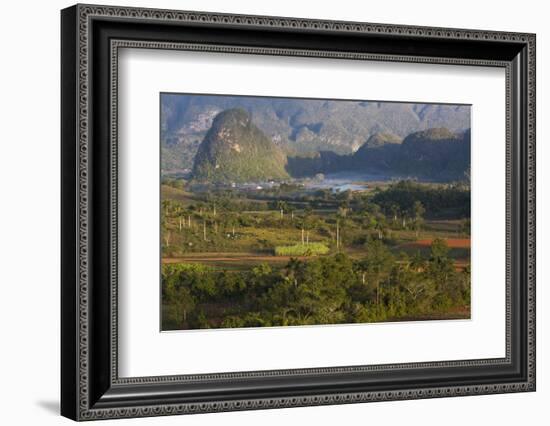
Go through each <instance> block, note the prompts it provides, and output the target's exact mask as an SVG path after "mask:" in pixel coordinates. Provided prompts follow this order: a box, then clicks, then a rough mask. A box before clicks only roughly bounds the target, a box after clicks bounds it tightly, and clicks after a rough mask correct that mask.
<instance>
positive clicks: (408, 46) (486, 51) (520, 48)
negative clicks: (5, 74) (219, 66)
mask: <svg viewBox="0 0 550 426" xmlns="http://www.w3.org/2000/svg"><path fill="white" fill-rule="evenodd" d="M61 35H62V40H61V52H62V58H61V67H62V75H61V82H62V92H61V99H62V111H61V112H62V116H61V128H62V141H61V142H62V143H61V149H62V151H61V160H62V184H61V189H62V209H61V210H62V218H61V220H62V234H61V241H62V268H61V270H62V283H61V321H62V328H61V354H62V356H61V370H62V372H61V413H62V415H64V416H66V417H69V418H71V419H74V420H92V419H104V418H118V417H139V416H157V415H169V414H184V413H199V412H213V411H229V410H243V409H262V408H279V407H294V406H307V405H321V404H341V403H352V402H366V401H380V400H398V399H414V398H434V397H443V396H462V395H475V394H489V393H504V392H519V391H534V390H535V35H533V34H520V33H504V32H489V31H477V30H462V29H448V28H426V27H412V26H401V25H382V24H368V23H357V22H335V21H320V20H306V19H293V18H280V17H264V16H243V15H227V14H215V13H202V12H182V11H168V10H155V9H136V8H126V7H104V6H96V5H76V6H73V7H70V8H67V9H64V10H63V11H62V13H61ZM124 47H134V48H155V49H191V50H200V51H222V52H233V53H241V54H247V53H255V54H264V55H298V56H315V57H327V58H342V59H349V60H385V61H399V62H425V63H443V64H460V65H465V66H468V65H482V66H492V67H503V68H505V70H506V104H507V105H506V110H507V117H506V122H507V129H506V134H507V137H506V139H507V141H506V146H507V164H506V192H507V212H506V224H507V229H506V240H507V243H506V244H507V247H506V253H507V254H506V287H507V298H506V304H507V306H506V312H507V326H506V328H507V331H506V336H507V341H506V357H504V358H498V359H482V360H465V361H450V362H449V361H447V362H431V363H414V364H392V365H389V364H388V365H377V366H345V367H330V366H327V368H320V369H319V368H317V369H302V370H275V371H255V372H242V373H219V374H207V375H187V376H163V377H136V378H119V377H118V368H117V333H118V331H117V216H116V202H117V168H116V164H117V128H116V127H117V126H116V118H117V84H118V81H117V58H118V56H117V53H118V49H120V48H124Z"/></svg>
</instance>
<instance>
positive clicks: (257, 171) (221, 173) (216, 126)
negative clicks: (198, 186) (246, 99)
mask: <svg viewBox="0 0 550 426" xmlns="http://www.w3.org/2000/svg"><path fill="white" fill-rule="evenodd" d="M286 162H287V160H286V155H285V154H284V153H283V151H282V150H281V149H280V148H279V147H277V146H276V145H275V144H274V143H273V141H272V140H271V139H269V138H268V137H267V136H266V135H264V133H263V132H262V131H261V130H260V129H258V128H257V127H256V126H255V125H254V124H253V123H252V121H251V119H250V116H249V115H248V113H247V112H246V111H245V110H243V109H238V108H234V109H229V110H226V111H223V112H221V113H219V114H218V115H217V116H216V117H215V118H214V121H213V123H212V127H211V128H210V129H209V130H208V132H207V133H206V136H205V137H204V140H203V141H202V143H201V144H200V146H199V149H198V151H197V154H196V156H195V160H194V165H193V178H194V179H196V180H199V181H206V182H210V183H212V182H225V183H227V182H254V181H261V180H270V179H276V180H281V179H288V178H289V177H290V176H289V175H288V173H287V172H286V170H285V165H286Z"/></svg>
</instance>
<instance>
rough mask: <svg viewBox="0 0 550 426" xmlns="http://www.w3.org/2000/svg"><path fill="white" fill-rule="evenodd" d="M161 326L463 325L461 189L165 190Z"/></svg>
mask: <svg viewBox="0 0 550 426" xmlns="http://www.w3.org/2000/svg"><path fill="white" fill-rule="evenodd" d="M162 200H163V202H162V224H161V227H162V256H163V265H162V301H163V307H162V321H163V323H162V328H163V329H165V330H170V329H195V328H220V327H259V326H287V325H310V324H338V323H356V322H376V321H399V320H419V319H449V318H468V317H469V312H470V311H469V307H470V249H469V244H470V242H469V232H470V223H469V217H470V195H469V187H468V185H467V184H466V183H457V184H426V183H418V182H411V181H402V182H395V183H384V182H381V183H378V184H370V185H369V186H368V188H367V189H366V190H363V191H351V190H348V191H333V190H331V189H318V188H317V189H316V188H310V187H307V186H304V185H303V184H301V183H299V182H296V181H295V182H292V183H280V184H277V185H273V186H271V187H266V188H261V189H259V188H253V189H251V188H249V187H230V186H229V187H227V186H226V187H212V186H207V187H202V186H196V185H195V186H193V184H192V183H191V182H189V181H185V180H182V179H176V180H174V179H165V181H164V182H163V185H162Z"/></svg>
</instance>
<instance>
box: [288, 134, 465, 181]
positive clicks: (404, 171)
mask: <svg viewBox="0 0 550 426" xmlns="http://www.w3.org/2000/svg"><path fill="white" fill-rule="evenodd" d="M372 138H375V140H374V141H373V140H372ZM469 167H470V130H469V129H468V130H467V131H465V132H459V133H453V132H451V131H450V130H448V129H446V128H435V129H428V130H424V131H420V132H415V133H412V134H410V135H408V136H407V137H406V138H405V139H404V140H403V142H402V143H398V140H397V138H396V137H386V138H384V137H382V136H379V135H375V136H373V137H371V138H370V139H369V141H367V142H366V143H365V144H364V145H363V146H362V147H360V148H359V149H358V150H357V151H356V152H355V153H354V154H351V155H338V154H335V153H333V152H325V151H322V152H319V153H315V154H313V155H302V156H294V157H289V158H288V166H287V169H288V171H289V173H290V174H291V175H292V176H295V177H304V176H314V175H315V174H317V173H325V174H326V173H337V172H344V171H354V172H360V173H365V174H380V175H384V176H390V177H391V176H395V177H417V178H426V179H434V180H440V181H449V180H455V179H463V178H464V173H465V172H466V170H468V169H469Z"/></svg>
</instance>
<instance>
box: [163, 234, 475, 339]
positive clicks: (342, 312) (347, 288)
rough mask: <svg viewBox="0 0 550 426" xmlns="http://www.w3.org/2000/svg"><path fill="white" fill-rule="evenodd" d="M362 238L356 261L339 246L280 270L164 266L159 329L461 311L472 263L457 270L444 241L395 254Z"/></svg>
mask: <svg viewBox="0 0 550 426" xmlns="http://www.w3.org/2000/svg"><path fill="white" fill-rule="evenodd" d="M365 245H366V247H365V249H366V250H365V253H366V254H365V256H364V257H363V258H361V259H358V260H356V259H352V258H350V257H349V256H347V255H346V254H344V253H337V254H334V255H332V256H326V257H319V258H315V259H310V260H307V261H300V260H297V259H291V260H290V261H289V262H288V264H287V265H286V266H285V267H284V268H282V269H278V270H277V269H273V268H272V267H270V266H269V265H267V264H259V265H258V266H255V267H252V268H250V269H249V270H248V271H245V272H242V271H241V272H236V271H229V270H216V269H213V268H210V267H208V266H205V265H203V264H173V265H163V270H162V283H163V284H162V292H163V298H162V300H163V329H168V330H169V329H195V328H220V327H223V328H227V327H261V326H287V325H307V324H338V323H354V322H358V323H364V322H375V321H386V320H400V319H422V318H432V317H443V318H446V317H453V315H458V314H457V313H456V312H467V308H468V307H469V305H470V268H469V267H466V268H465V269H464V270H460V271H457V270H456V269H455V265H454V261H453V259H452V258H450V257H449V249H448V247H447V245H446V243H445V241H444V240H439V239H436V240H434V242H433V244H432V246H431V251H430V254H429V256H427V257H422V256H421V255H420V254H419V253H417V254H416V255H415V256H412V257H410V256H408V255H406V254H404V253H402V254H401V255H399V256H394V255H392V253H391V252H390V251H389V250H388V248H387V247H386V246H385V245H384V244H383V242H381V241H380V240H378V239H369V240H368V241H367V242H366V243H365ZM452 312H455V314H453V313H452ZM462 315H463V316H464V314H462ZM459 316H460V315H459Z"/></svg>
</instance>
